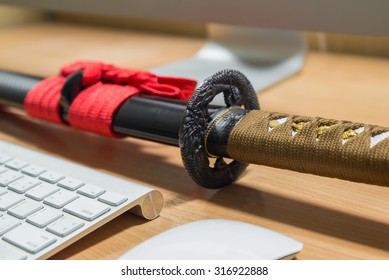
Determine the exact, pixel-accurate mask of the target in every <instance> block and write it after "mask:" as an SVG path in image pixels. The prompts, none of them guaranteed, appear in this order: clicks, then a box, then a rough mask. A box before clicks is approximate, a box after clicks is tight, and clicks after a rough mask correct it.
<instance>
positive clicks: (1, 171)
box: [0, 166, 9, 174]
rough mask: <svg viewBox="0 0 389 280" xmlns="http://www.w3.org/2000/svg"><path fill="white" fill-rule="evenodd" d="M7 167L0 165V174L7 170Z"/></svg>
mask: <svg viewBox="0 0 389 280" xmlns="http://www.w3.org/2000/svg"><path fill="white" fill-rule="evenodd" d="M8 170H9V169H8V168H5V167H4V166H0V174H1V173H4V172H6V171H8Z"/></svg>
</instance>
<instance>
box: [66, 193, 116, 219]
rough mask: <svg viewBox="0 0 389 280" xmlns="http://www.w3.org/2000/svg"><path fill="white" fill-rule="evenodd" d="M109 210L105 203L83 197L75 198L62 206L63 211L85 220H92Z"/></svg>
mask: <svg viewBox="0 0 389 280" xmlns="http://www.w3.org/2000/svg"><path fill="white" fill-rule="evenodd" d="M109 210H110V208H109V207H108V206H107V205H105V204H103V203H101V202H98V201H95V200H92V199H88V198H84V197H80V198H78V199H76V200H75V201H73V202H71V203H70V204H68V205H66V206H65V207H64V208H63V211H65V212H67V213H70V214H73V215H75V216H77V217H80V218H82V219H85V220H87V221H93V220H94V219H96V218H97V217H99V216H101V215H103V214H104V213H106V212H108V211H109Z"/></svg>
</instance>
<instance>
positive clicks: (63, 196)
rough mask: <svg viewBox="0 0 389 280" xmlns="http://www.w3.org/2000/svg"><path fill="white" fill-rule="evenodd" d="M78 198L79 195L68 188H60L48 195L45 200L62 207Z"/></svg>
mask: <svg viewBox="0 0 389 280" xmlns="http://www.w3.org/2000/svg"><path fill="white" fill-rule="evenodd" d="M76 198H78V195H76V194H75V193H73V192H70V191H67V190H60V191H58V192H56V193H54V194H52V195H50V196H48V197H47V198H46V199H45V200H44V201H43V202H44V203H46V204H48V205H50V206H53V207H55V208H62V207H64V206H65V205H66V204H68V203H70V202H72V201H73V200H75V199H76Z"/></svg>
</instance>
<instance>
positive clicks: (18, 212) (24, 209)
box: [7, 200, 43, 219]
mask: <svg viewBox="0 0 389 280" xmlns="http://www.w3.org/2000/svg"><path fill="white" fill-rule="evenodd" d="M42 208H43V206H42V205H41V204H40V203H38V202H35V201H28V200H25V201H23V202H21V203H19V204H18V205H16V206H14V207H12V208H11V209H9V210H8V212H7V213H8V214H10V215H12V216H14V217H16V218H19V219H25V218H26V217H28V216H30V215H31V214H34V213H35V212H36V211H39V210H40V209H42Z"/></svg>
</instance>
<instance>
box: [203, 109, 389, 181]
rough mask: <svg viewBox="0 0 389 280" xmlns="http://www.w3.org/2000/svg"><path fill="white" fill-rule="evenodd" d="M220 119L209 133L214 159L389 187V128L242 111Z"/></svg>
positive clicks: (210, 152) (232, 112)
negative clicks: (226, 158) (238, 117)
mask: <svg viewBox="0 0 389 280" xmlns="http://www.w3.org/2000/svg"><path fill="white" fill-rule="evenodd" d="M238 115H239V116H241V117H240V119H239V121H236V118H237V117H236V116H238ZM219 116H220V117H216V118H215V121H214V122H212V123H210V124H209V126H208V130H207V132H206V134H205V135H206V137H205V143H206V150H207V152H208V154H209V155H210V156H216V157H220V156H223V157H229V158H233V159H235V160H238V161H242V162H245V163H254V164H258V165H266V166H271V167H276V168H283V169H289V170H293V171H298V172H304V173H311V174H315V175H321V176H326V177H335V178H339V179H345V180H350V181H356V182H363V183H369V184H376V185H384V186H389V128H385V127H380V126H374V125H367V124H362V123H352V122H348V121H339V120H332V119H323V118H312V117H302V116H295V115H287V114H282V113H269V112H264V111H259V110H252V111H248V110H244V109H241V108H239V107H238V108H236V109H233V108H232V109H231V108H230V109H228V110H226V111H225V112H224V113H220V114H219ZM231 120H235V123H237V124H236V125H235V126H234V127H233V128H231V129H226V128H227V127H226V126H225V125H224V124H227V123H230V122H231ZM221 147H224V149H221Z"/></svg>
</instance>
